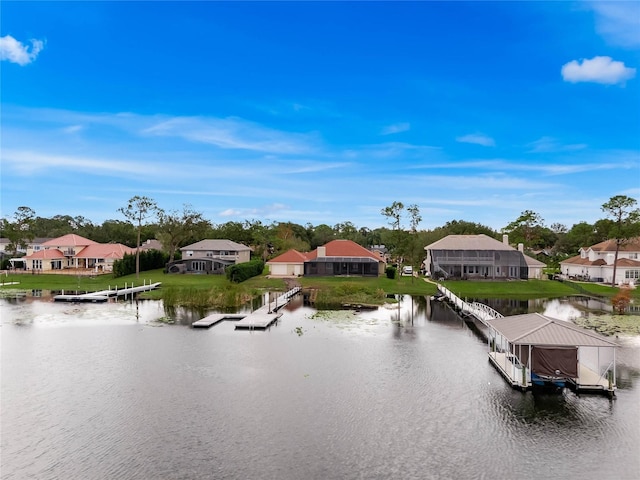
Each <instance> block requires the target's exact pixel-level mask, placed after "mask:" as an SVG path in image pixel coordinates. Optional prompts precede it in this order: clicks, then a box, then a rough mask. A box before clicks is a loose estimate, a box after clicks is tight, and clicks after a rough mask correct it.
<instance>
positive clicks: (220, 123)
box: [143, 117, 313, 154]
mask: <svg viewBox="0 0 640 480" xmlns="http://www.w3.org/2000/svg"><path fill="white" fill-rule="evenodd" d="M143 133H146V134H150V135H157V136H168V137H180V138H183V139H186V140H190V141H193V142H199V143H206V144H210V145H215V146H217V147H220V148H224V149H239V150H251V151H258V152H268V153H281V154H300V153H305V152H310V151H312V150H313V148H312V147H311V137H310V136H309V135H305V134H298V133H289V132H283V131H279V130H274V129H271V128H268V127H264V126H262V125H259V124H257V123H253V122H250V121H247V120H244V119H240V118H212V117H208V118H205V117H173V118H170V119H168V120H163V121H161V122H159V123H156V124H155V125H153V126H151V127H149V128H146V129H144V130H143Z"/></svg>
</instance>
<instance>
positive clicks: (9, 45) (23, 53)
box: [0, 35, 44, 66]
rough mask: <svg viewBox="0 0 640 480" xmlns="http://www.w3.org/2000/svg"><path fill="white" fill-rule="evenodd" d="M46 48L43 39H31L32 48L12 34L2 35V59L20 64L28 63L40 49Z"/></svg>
mask: <svg viewBox="0 0 640 480" xmlns="http://www.w3.org/2000/svg"><path fill="white" fill-rule="evenodd" d="M43 48H44V42H42V40H33V39H32V40H31V50H29V46H27V45H24V44H23V43H21V42H19V41H18V40H16V39H15V38H13V37H12V36H11V35H5V36H4V37H0V60H7V61H9V62H12V63H17V64H18V65H22V66H24V65H27V64H29V63H31V62H33V61H34V60H35V59H36V57H37V56H38V54H39V53H40V51H41V50H42V49H43Z"/></svg>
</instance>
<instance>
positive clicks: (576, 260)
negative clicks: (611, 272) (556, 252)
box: [560, 255, 640, 267]
mask: <svg viewBox="0 0 640 480" xmlns="http://www.w3.org/2000/svg"><path fill="white" fill-rule="evenodd" d="M565 263H570V264H571V265H586V266H592V267H601V266H603V265H607V262H606V260H605V259H604V258H599V259H597V260H594V261H591V260H589V259H588V258H581V257H580V256H579V255H578V256H576V257H571V258H567V259H566V260H563V261H561V262H560V264H561V265H562V264H565ZM617 264H618V266H619V267H640V261H639V260H633V259H631V258H619V259H618V263H617Z"/></svg>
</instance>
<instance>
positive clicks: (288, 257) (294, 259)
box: [267, 249, 307, 264]
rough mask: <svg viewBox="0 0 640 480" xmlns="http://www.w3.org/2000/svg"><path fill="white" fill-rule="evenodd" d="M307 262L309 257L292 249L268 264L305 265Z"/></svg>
mask: <svg viewBox="0 0 640 480" xmlns="http://www.w3.org/2000/svg"><path fill="white" fill-rule="evenodd" d="M306 260H307V256H306V255H305V254H304V253H301V252H299V251H297V250H294V249H291V250H289V251H286V252H284V253H283V254H282V255H278V256H277V257H275V258H272V259H271V260H269V261H268V262H267V264H269V263H304V262H305V261H306Z"/></svg>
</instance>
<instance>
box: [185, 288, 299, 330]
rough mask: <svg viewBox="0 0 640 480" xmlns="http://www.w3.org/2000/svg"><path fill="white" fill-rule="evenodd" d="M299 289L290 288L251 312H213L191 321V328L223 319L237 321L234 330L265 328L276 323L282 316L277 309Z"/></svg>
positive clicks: (203, 326) (202, 326)
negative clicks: (272, 300)
mask: <svg viewBox="0 0 640 480" xmlns="http://www.w3.org/2000/svg"><path fill="white" fill-rule="evenodd" d="M299 291H300V287H295V288H292V289H291V290H289V291H287V292H286V293H283V294H282V295H280V296H278V297H276V299H275V301H274V302H271V301H269V303H268V304H267V305H264V306H262V307H260V308H259V309H257V310H255V311H253V312H251V313H247V314H233V313H214V314H212V315H208V316H206V317H204V318H202V319H200V320H198V321H197V322H193V323H192V324H191V326H192V327H193V328H210V327H213V326H214V325H217V324H218V323H220V322H221V321H223V320H234V321H237V323H236V330H241V329H244V330H266V329H267V328H269V327H270V326H271V325H273V324H274V323H276V322H277V321H278V319H279V318H280V317H281V316H282V313H278V310H280V309H281V308H282V307H284V306H285V305H286V304H288V303H289V301H290V300H291V297H293V296H294V295H295V294H296V293H298V292H299Z"/></svg>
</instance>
